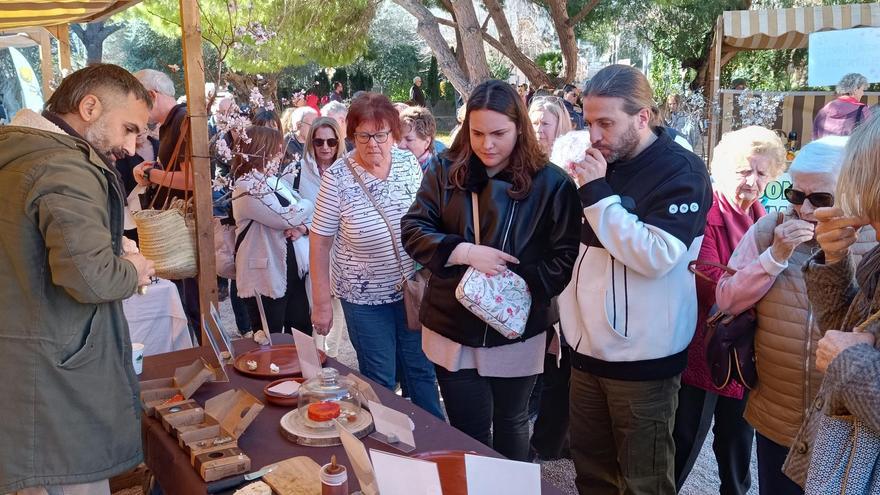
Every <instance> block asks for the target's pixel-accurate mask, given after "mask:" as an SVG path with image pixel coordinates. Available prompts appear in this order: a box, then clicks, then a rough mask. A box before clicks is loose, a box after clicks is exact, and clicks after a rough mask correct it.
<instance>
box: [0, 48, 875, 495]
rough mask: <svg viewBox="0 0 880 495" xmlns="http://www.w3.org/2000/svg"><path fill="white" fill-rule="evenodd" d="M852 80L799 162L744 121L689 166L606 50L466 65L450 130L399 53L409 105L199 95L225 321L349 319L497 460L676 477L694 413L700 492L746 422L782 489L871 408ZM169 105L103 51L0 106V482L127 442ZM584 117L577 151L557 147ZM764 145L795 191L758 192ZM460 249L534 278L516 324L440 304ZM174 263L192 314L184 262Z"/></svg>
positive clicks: (170, 129) (114, 460)
mask: <svg viewBox="0 0 880 495" xmlns="http://www.w3.org/2000/svg"><path fill="white" fill-rule="evenodd" d="M848 77H849V76H848ZM844 82H845V83H846V84H841V86H842V87H841V88H840V89H839V92H841V95H842V96H841V97H840V98H838V100H835V101H836V103H834V102H833V108H831V109H829V110H828V111H827V112H825V115H826V117H825V119H826V122H828V121H830V120H833V115H838V114H841V112H844V110H848V112H847V115H852V116H851V117H849V118H850V120H854V119H857V120H855V122H850V123H851V124H852V125H850V123H847V124H845V125H844V124H839V125H838V124H834V125H825V127H824V129H825V131H823V132H825V133H827V134H832V135H829V136H819V137H817V139H816V140H814V141H812V142H810V143H809V144H807V145H806V146H804V147H803V149H802V150H801V151H800V152H799V153H798V154H797V156H796V158H795V159H794V161H793V163H790V164H789V163H787V161H786V149H785V145H784V143H783V142H782V141H781V139H780V138H779V136H778V135H777V134H776V133H774V132H772V131H770V130H767V129H764V128H761V127H746V128H743V129H739V130H736V131H732V132H729V133H728V134H725V135H724V136H723V137H722V138H721V141H720V142H719V143H718V145H717V146H716V148H715V150H714V151H715V153H714V154H713V160H712V162H711V163H710V164H709V167H707V165H706V164H705V163H704V162H703V161H702V159H701V158H700V157H699V156H697V155H696V154H694V153H693V152H692V151H690V150H689V149H688V147H687V146H684V145H683V144H682V141H684V144H687V136H686V135H682V134H681V133H678V132H675V131H670V129H669V127H667V125H665V123H664V121H663V116H662V115H661V113H660V111H659V109H658V107H657V105H655V103H654V94H653V92H652V89H651V87H650V84H649V83H648V80H647V79H646V77H645V76H644V75H643V74H642V73H641V72H639V71H638V70H636V69H635V68H632V67H629V66H623V65H612V66H609V67H606V68H605V69H602V70H601V71H600V72H598V73H597V74H596V75H595V76H594V77H593V78H591V79H590V81H589V82H587V83H586V84H585V85H584V87H583V88H577V87H575V86H573V85H566V86H564V87H562V88H560V89H559V90H558V91H551V90H548V89H545V88H542V89H538V90H537V91H530V90H529V88H528V87H523V86H519V87H516V86H512V85H510V84H508V83H505V82H502V81H494V80H490V81H486V82H484V83H482V84H480V85H478V86H477V87H476V88H475V89H474V90H473V91H472V93H471V94H470V95H468V98H467V103H466V105H465V106H463V107H462V108H463V110H462V112H461V113H460V115H459V126H458V128H457V130H456V132H455V137H454V139H453V141H452V143H451V145H450V146H449V147H448V148H447V147H446V146H444V145H443V144H442V143H440V142H439V141H438V140H437V123H436V121H435V118H434V116H433V115H432V113H431V111H430V109H429V108H428V107H427V106H426V105H425V102H424V93H423V92H422V91H421V87H420V86H421V80H420V79H419V78H416V79H415V80H414V82H413V87H412V89H411V100H412V102H411V103H421V104H413V105H400V104H394V103H392V102H391V101H390V100H389V99H388V98H387V97H386V96H383V95H381V94H378V93H373V92H360V93H359V94H356V95H353V96H352V98H351V99H350V100H346V98H345V91H344V90H345V88H344V87H342V85H341V83H337V84H334V87H333V92H332V93H331V95H329V97H328V101H327V102H326V103H325V104H324V105H323V106H317V105H310V104H307V101H306V99H303V98H298V99H299V100H301V102H300V103H302V104H297V105H296V106H295V107H294V108H289V109H286V110H284V111H283V112H281V113H280V114H279V113H276V112H275V111H274V109H267V108H253V109H249V110H246V114H245V116H246V122H247V124H246V125H244V126H241V127H234V126H233V127H230V126H228V125H225V124H224V122H228V121H230V120H234V119H233V118H232V117H233V116H235V119H237V118H239V117H240V116H241V115H242V112H243V110H242V107H241V106H239V105H238V104H237V103H236V102H235V101H234V99H233V98H231V97H227V98H222V99H219V100H218V101H217V102H216V105H215V108H214V109H213V112H214V113H213V116H212V118H211V120H212V124H213V125H212V127H213V128H214V130H213V131H212V133H213V135H212V138H211V154H212V160H211V162H212V174H213V175H215V176H217V177H225V182H223V183H221V185H222V184H225V186H222V187H217V189H218V190H217V192H216V194H215V199H216V201H215V210H214V212H215V215H217V216H218V217H223V220H222V221H221V222H225V223H226V224H227V225H234V229H235V246H234V253H235V256H234V264H235V270H234V271H235V274H234V275H235V276H234V279H233V280H231V281H229V282H231V283H230V285H229V286H228V293H229V297H230V300H231V304H232V307H233V310H234V312H235V317H236V324H237V326H238V329H239V331H240V332H241V333H242V336H245V337H247V336H251V335H253V333H254V332H256V331H258V330H262V331H264V332H282V331H290V330H293V329H297V330H300V331H303V332H306V333H309V334H313V335H328V334H333V333H336V334H339V333H340V332H347V333H348V335H349V338H350V341H351V344H352V346H353V347H354V350H355V352H356V354H357V358H358V366H359V370H360V372H361V373H362V374H363V375H365V376H367V377H368V378H370V379H372V380H373V381H375V382H376V383H378V384H380V385H382V386H384V387H387V388H389V389H397V388H399V389H400V391H401V393H402V394H404V395H406V396H407V397H409V398H410V399H411V400H412V401H413V402H414V403H415V404H417V405H419V406H420V407H422V408H424V409H425V410H427V411H428V412H430V413H432V414H434V415H435V416H437V417H438V418H447V419H448V421H449V422H450V423H451V424H452V425H453V426H454V427H456V428H458V429H460V430H461V431H463V432H465V433H467V434H468V435H470V436H472V437H473V438H475V439H478V440H479V441H481V442H483V443H485V444H487V445H490V446H492V447H493V448H494V449H495V450H497V451H498V452H500V453H501V454H503V455H504V456H506V457H508V458H511V459H516V460H521V461H533V460H535V459H541V460H544V459H555V458H559V457H570V458H571V459H572V460H573V461H574V465H575V469H576V479H575V484H576V486H577V489H578V491H579V492H580V493H582V494H600V495H601V494H606V493H607V494H618V493H631V494H661V493H662V494H666V493H675V492H676V491H678V490H680V489H681V488H682V486H683V485H684V483H685V481H686V480H687V478H688V475H689V473H690V471H691V469H692V467H693V465H694V462H695V460H696V458H697V455H698V454H699V452H700V450H701V447H702V444H703V443H704V441H705V439H706V437H707V433H708V430H709V428H710V427H712V428H713V432H714V441H713V451H714V453H715V459H716V461H717V463H718V472H719V476H720V480H721V483H720V488H719V491H720V493H722V494H728V493H729V494H744V493H746V492H747V491H748V490H749V489H750V487H751V485H752V479H751V472H750V460H751V452H752V445H753V442H754V440H755V439H757V452H758V474H759V485H760V491H761V493H762V494H771V493H772V494H773V495H781V494H800V493H804V485H805V483H806V482H807V477H808V474H809V472H810V458H811V455H812V454H813V451H814V446H815V445H817V438H822V436H823V435H824V434H825V433H824V430H823V429H822V427H821V425H822V418H823V417H828V416H829V415H840V414H843V413H848V414H852V415H855V416H856V417H857V418H858V419H859V420H861V421H862V422H863V423H864V424H866V425H868V427H870V428H873V430H874V431H880V414H878V411H880V408H878V407H877V404H878V403H880V382H878V377H880V374H878V373H877V371H878V368H880V353H878V350H877V349H876V348H875V333H876V332H877V331H878V330H880V325H878V324H877V323H876V322H877V320H880V316H878V314H877V309H878V307H880V299H878V297H880V295H878V294H880V292H878V291H880V284H878V280H880V248H878V243H877V241H878V235H880V234H877V228H878V227H880V188H878V186H877V184H878V181H877V180H876V177H877V174H878V167H880V119H878V118H873V117H872V116H871V115H870V113H869V112H868V111H865V110H864V109H863V108H862V107H861V106H859V105H860V104H858V103H857V102H858V100H859V99H860V98H861V93H860V91H862V90H863V89H864V86H865V84H866V82H865V81H864V78H861V79H859V78H858V77H855V76H853V77H850V79H847V78H844ZM296 99H297V98H295V100H296ZM850 100H855V101H856V102H855V103H854V102H853V101H850ZM829 105H832V104H829ZM847 105H848V106H847ZM844 106H846V108H845V109H843V110H842V109H841V108H843V107H844ZM851 107H852V108H851ZM823 111H824V110H823ZM186 112H187V110H186V103H179V102H178V101H177V99H176V98H175V93H174V85H173V84H172V82H171V79H170V78H169V77H168V76H167V75H165V74H163V73H162V72H159V71H155V70H150V69H145V70H142V71H138V72H136V73H135V74H134V75H132V74H130V73H128V72H127V71H125V70H123V69H121V68H119V67H116V66H113V65H107V64H97V65H93V66H89V67H87V68H84V69H81V70H79V71H76V72H74V73H73V74H71V75H70V76H68V77H67V78H65V79H64V81H63V82H62V83H61V85H60V86H59V87H58V89H57V90H56V92H55V93H54V94H53V96H52V97H51V98H50V99H49V101H48V102H47V103H46V109H45V110H44V111H43V112H42V113H41V114H40V113H36V112H32V111H28V110H23V111H21V112H19V114H17V115H16V116H15V117H14V118H13V119H12V125H10V126H5V127H2V128H0V218H3V225H4V227H3V239H2V240H3V242H2V243H0V266H2V268H3V269H2V270H0V287H2V288H3V294H4V297H2V298H0V301H2V302H0V308H2V314H4V316H6V321H7V325H5V326H4V327H3V329H2V330H0V370H4V371H6V372H7V374H9V375H22V373H23V372H24V374H25V375H27V376H31V377H33V379H27V380H4V381H3V383H2V384H0V393H2V394H3V395H4V396H7V397H17V398H20V400H18V401H16V402H15V403H12V404H10V405H9V414H10V415H12V416H13V417H18V416H21V417H24V416H27V417H29V418H33V421H32V422H9V423H8V424H7V425H6V426H3V427H0V433H2V437H3V438H5V439H6V441H5V443H6V444H8V445H15V446H16V448H15V449H9V448H0V466H2V467H0V493H6V492H16V491H21V490H26V489H30V488H29V487H44V488H46V487H50V488H52V487H62V486H67V487H71V486H75V487H76V489H81V490H85V491H81V492H77V493H109V492H108V488H107V481H106V479H107V478H109V477H110V476H111V475H113V474H117V473H119V472H120V471H123V470H126V469H130V468H132V467H134V466H135V465H136V464H137V463H138V462H140V458H141V450H140V436H139V434H138V432H137V428H138V427H139V423H137V422H136V421H134V419H135V418H136V417H137V411H138V410H139V406H138V404H137V403H136V400H135V399H134V398H135V397H136V396H137V394H135V393H134V391H135V390H136V389H137V378H136V376H135V375H134V373H133V370H132V365H131V355H132V353H131V343H130V339H128V338H127V332H126V325H125V322H124V318H123V315H122V312H121V301H122V300H123V299H125V298H127V297H129V296H131V295H132V294H133V293H134V292H135V291H136V290H137V289H138V287H139V286H143V285H147V284H148V283H149V279H150V277H151V276H152V275H153V272H154V270H153V264H152V262H151V261H149V260H147V259H145V258H144V257H143V256H142V255H141V254H139V252H138V250H137V248H136V245H135V243H134V242H132V241H131V240H128V239H127V238H126V237H124V236H123V228H122V217H123V213H122V212H123V205H124V202H125V198H126V197H127V196H128V195H129V193H130V192H131V191H133V190H134V189H135V188H136V187H137V186H143V187H144V188H147V190H148V191H150V190H154V189H155V185H158V184H164V185H165V186H166V189H165V190H164V191H160V192H159V193H154V194H162V195H164V196H161V197H159V198H156V199H158V202H159V203H162V202H164V201H165V199H166V198H172V197H181V196H184V197H185V196H186V195H187V190H190V189H192V187H193V186H192V183H191V181H188V180H187V179H186V175H187V173H188V170H187V167H189V166H190V164H189V163H187V160H186V155H185V152H183V151H181V150H185V148H186V147H185V146H179V142H180V140H181V139H183V138H181V136H185V135H186V129H187V126H188V119H186ZM820 117H821V115H820ZM817 118H818V117H817ZM847 122H849V121H847ZM583 129H588V130H589V141H590V143H589V144H590V146H589V147H588V149H587V150H586V152H585V153H584V154H583V155H582V156H579V157H578V159H577V160H574V161H572V162H570V163H558V164H554V163H551V162H550V159H549V157H550V156H551V155H552V154H553V151H554V147H558V146H560V145H563V146H569V145H570V143H564V142H562V141H560V140H559V138H560V137H562V136H564V135H566V134H568V133H570V132H572V131H577V130H583ZM849 134H851V136H847V135H849ZM224 150H226V151H228V153H226V152H224ZM175 153H177V155H175ZM174 163H176V164H178V167H177V168H176V169H174V168H173V167H170V166H169V165H170V164H174ZM710 170H711V174H710ZM786 170H787V171H788V173H789V174H790V176H791V182H792V183H791V185H790V187H788V188H787V189H786V190H785V197H786V199H787V200H788V201H789V202H790V204H791V207H790V208H788V209H787V210H785V211H784V212H780V213H778V214H775V213H774V214H767V212H766V211H765V209H764V207H763V206H762V204H761V202H760V199H761V197H762V195H763V193H764V189H765V187H766V186H767V184H768V183H769V182H771V181H773V180H775V179H776V178H777V177H779V176H780V174H782V173H783V172H784V171H786ZM120 179H121V180H120ZM12 233H14V234H12ZM128 235H129V237H136V232H130V233H128ZM694 261H696V264H694V263H692V262H694ZM416 271H419V272H420V273H421V274H426V275H427V280H428V281H427V284H426V286H425V291H424V294H423V295H422V298H421V300H420V312H419V325H418V327H420V328H417V329H416V330H413V328H412V323H411V322H409V321H408V318H407V311H408V309H409V308H408V307H407V306H408V304H409V303H410V301H408V300H405V296H404V287H405V285H406V282H407V281H408V280H409V279H411V278H412V277H413V275H414V273H415V272H416ZM473 272H477V273H480V274H483V275H485V276H487V277H488V278H490V279H491V278H493V277H499V278H504V277H517V278H518V279H521V280H522V281H523V282H524V284H525V286H526V287H527V288H528V291H527V292H528V293H527V295H525V296H524V295H523V294H518V297H527V298H528V300H529V308H530V309H529V310H528V315H527V319H526V321H525V322H524V326H523V327H522V328H521V329H519V330H520V331H519V332H518V333H517V334H516V336H515V337H513V338H509V336H508V335H503V334H502V333H500V332H498V331H496V330H495V329H494V328H493V327H490V325H489V324H488V322H487V320H486V319H485V317H484V316H479V315H478V314H476V313H475V312H473V311H471V309H469V308H468V307H466V306H465V305H463V304H462V303H461V302H460V294H459V293H458V292H459V284H460V281H461V280H462V278H463V277H464V276H466V273H473ZM695 273H696V277H695ZM177 283H178V286H179V288H180V293H181V296H182V298H183V302H184V306H185V307H186V308H187V310H188V315H189V316H190V318H193V319H195V320H196V321H198V318H199V315H198V301H197V299H198V291H199V288H198V285H197V284H196V281H195V280H194V279H189V280H181V281H177ZM223 283H224V284H225V283H227V282H226V281H225V280H223ZM193 301H195V302H193ZM495 302H496V303H497V304H498V305H503V304H504V303H505V301H503V300H496V301H495ZM261 308H262V309H261ZM261 313H262V314H261ZM745 313H749V314H751V315H752V318H753V320H754V335H753V338H752V337H751V336H750V338H748V339H745V341H743V342H742V345H740V343H739V342H738V343H736V344H735V345H734V347H733V348H732V349H728V348H726V347H725V348H723V350H722V351H721V352H720V354H719V353H712V352H707V350H709V349H714V348H715V347H714V346H716V345H718V342H717V339H718V337H717V336H718V332H715V329H716V325H718V322H717V318H714V317H717V316H718V315H721V316H731V317H733V316H737V315H741V314H745ZM264 326H265V327H267V328H263V327H264ZM737 352H738V353H740V354H737ZM731 356H735V357H731ZM739 356H745V357H746V358H745V359H740V358H739ZM734 361H735V362H734ZM719 366H720V367H721V368H722V370H723V369H726V370H727V375H726V376H722V378H724V379H723V380H722V382H723V383H721V384H719V382H718V375H719V373H718V368H719ZM724 366H727V368H724ZM722 375H724V373H722ZM749 376H756V377H757V381H756V382H755V381H753V380H749V379H747V377H749ZM89 390H94V391H96V393H94V394H86V393H85V391H89ZM84 394H85V395H84ZM441 398H442V402H441ZM59 401H60V402H61V403H65V404H72V405H74V406H71V407H64V408H58V407H54V406H53V405H52V404H58V403H59ZM72 417H75V418H91V419H89V420H88V421H85V420H83V421H72V422H71V418H72ZM530 421H534V431H533V432H532V433H531V434H530V428H529V426H530ZM713 424H714V426H712V425H713ZM108 431H112V433H113V434H112V435H111V436H109V437H108V435H107V432H108ZM825 440H826V441H827V439H825ZM841 441H842V440H841ZM48 445H52V446H61V448H47V446H48ZM844 447H845V448H850V447H847V446H846V445H844ZM855 448H858V447H857V446H855V447H852V449H855ZM22 449H24V450H22ZM875 454H877V453H875ZM34 459H36V460H37V461H34ZM21 493H31V492H28V491H21ZM49 493H55V492H53V491H51V490H49Z"/></svg>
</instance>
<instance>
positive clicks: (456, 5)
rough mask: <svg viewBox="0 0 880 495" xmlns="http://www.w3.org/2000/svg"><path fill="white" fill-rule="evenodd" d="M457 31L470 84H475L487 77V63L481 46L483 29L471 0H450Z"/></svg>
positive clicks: (488, 75) (484, 51) (488, 76)
mask: <svg viewBox="0 0 880 495" xmlns="http://www.w3.org/2000/svg"><path fill="white" fill-rule="evenodd" d="M452 9H453V12H454V13H455V20H456V23H457V24H458V32H459V33H460V34H461V49H462V53H463V54H464V58H465V64H466V66H467V68H468V76H469V77H468V79H469V82H470V84H472V85H474V86H476V85H477V84H479V83H481V82H483V81H485V80H487V79H489V78H490V77H491V76H490V72H489V63H488V62H487V61H486V50H485V49H484V47H483V31H482V29H480V21H478V20H477V13H476V11H474V3H473V2H471V1H456V2H452Z"/></svg>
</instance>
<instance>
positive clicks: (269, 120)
mask: <svg viewBox="0 0 880 495" xmlns="http://www.w3.org/2000/svg"><path fill="white" fill-rule="evenodd" d="M252 124H253V125H258V126H260V127H268V126H269V124H275V128H276V129H278V130H279V131H280V130H281V119H280V118H278V114H277V113H275V112H274V111H272V110H260V111H258V112H257V115H256V116H254V121H253V122H252Z"/></svg>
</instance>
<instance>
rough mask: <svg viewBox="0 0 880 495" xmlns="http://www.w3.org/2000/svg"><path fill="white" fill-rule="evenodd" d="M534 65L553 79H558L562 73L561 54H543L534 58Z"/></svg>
mask: <svg viewBox="0 0 880 495" xmlns="http://www.w3.org/2000/svg"><path fill="white" fill-rule="evenodd" d="M535 64H537V65H538V67H540V68H542V69H544V71H545V72H547V74H548V75H549V76H550V77H551V78H553V77H559V73H560V72H562V53H561V52H545V53H542V54H540V55H538V56H537V57H535Z"/></svg>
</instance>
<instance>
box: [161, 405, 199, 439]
mask: <svg viewBox="0 0 880 495" xmlns="http://www.w3.org/2000/svg"><path fill="white" fill-rule="evenodd" d="M204 412H205V411H204V409H202V406H200V405H199V403H198V402H196V401H194V400H192V399H187V400H185V401H183V402H175V403H174V404H168V405H164V406H156V410H155V415H156V417H157V418H158V419H159V420H160V421H161V422H162V427H163V428H165V431H167V432H168V433H171V435H172V436H175V437H176V436H177V430H175V429H174V427H175V426H176V425H183V424H186V423H188V422H191V421H192V420H191V419H190V418H193V417H196V416H198V417H203V416H204Z"/></svg>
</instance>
